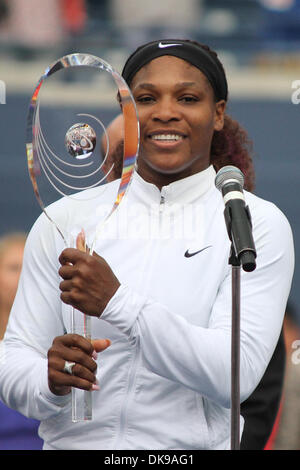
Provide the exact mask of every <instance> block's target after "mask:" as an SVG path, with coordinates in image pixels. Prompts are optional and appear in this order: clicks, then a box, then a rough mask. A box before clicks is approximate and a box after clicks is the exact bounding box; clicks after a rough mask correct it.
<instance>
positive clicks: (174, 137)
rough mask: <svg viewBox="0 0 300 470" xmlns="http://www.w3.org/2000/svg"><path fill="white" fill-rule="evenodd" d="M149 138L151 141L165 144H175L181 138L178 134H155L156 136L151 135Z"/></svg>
mask: <svg viewBox="0 0 300 470" xmlns="http://www.w3.org/2000/svg"><path fill="white" fill-rule="evenodd" d="M150 138H151V139H152V140H160V141H166V142H176V141H178V140H182V139H183V136H182V135H178V134H156V135H151V136H150Z"/></svg>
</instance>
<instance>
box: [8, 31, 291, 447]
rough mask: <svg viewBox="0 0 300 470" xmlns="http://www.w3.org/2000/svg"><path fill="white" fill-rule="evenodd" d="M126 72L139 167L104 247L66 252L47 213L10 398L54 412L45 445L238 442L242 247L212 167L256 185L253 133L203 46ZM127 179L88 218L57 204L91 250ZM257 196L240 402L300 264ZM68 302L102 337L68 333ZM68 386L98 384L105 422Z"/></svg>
mask: <svg viewBox="0 0 300 470" xmlns="http://www.w3.org/2000/svg"><path fill="white" fill-rule="evenodd" d="M122 75H123V77H124V78H125V80H126V81H127V82H128V84H129V86H130V88H131V90H132V93H133V95H134V98H135V101H136V105H137V108H138V114H139V119H140V128H141V139H140V144H141V145H140V153H139V157H138V169H137V172H135V174H134V177H133V179H132V182H131V184H130V189H129V191H128V194H127V196H126V198H125V200H124V201H122V204H120V205H119V207H118V211H116V212H115V217H114V220H112V221H110V224H109V229H110V230H108V236H106V234H103V236H102V237H99V239H97V244H96V246H95V251H94V256H90V255H88V254H86V253H83V252H82V251H79V250H76V249H64V250H63V246H62V242H61V240H60V239H59V235H57V233H56V231H55V229H54V228H53V227H52V225H51V224H49V221H48V220H47V218H46V217H45V216H44V215H42V216H41V217H40V218H39V219H38V220H37V222H36V223H35V225H34V227H33V228H32V230H31V232H30V235H29V237H28V242H27V246H26V252H25V254H26V256H25V258H24V266H23V272H22V275H21V280H20V287H19V290H18V294H17V297H16V300H15V302H14V306H13V309H12V312H11V315H10V321H9V326H8V330H7V333H6V337H5V345H6V348H7V351H8V353H9V354H8V355H7V358H8V360H7V362H6V364H5V365H2V367H0V397H1V398H2V399H3V400H4V401H5V402H6V403H8V404H12V405H13V406H15V407H16V408H18V409H19V410H21V412H23V413H25V414H26V413H27V414H30V415H31V416H34V417H36V418H38V419H40V420H41V421H42V424H41V428H40V429H41V435H42V437H43V438H44V441H45V446H44V448H45V449H107V450H109V449H124V450H127V449H148V450H150V449H153V450H154V449H163V450H173V449H181V450H183V449H190V450H191V449H215V450H217V449H229V448H230V406H231V348H230V346H231V301H232V295H231V287H232V284H231V271H230V267H229V265H228V259H229V256H230V249H231V243H230V240H229V237H228V233H227V229H226V225H225V221H224V214H223V213H224V203H223V200H222V197H221V194H220V192H219V191H218V190H217V188H216V187H215V177H216V169H218V167H220V166H223V165H226V164H230V163H233V164H235V163H238V165H237V166H239V168H241V169H242V170H244V169H246V170H247V173H248V174H250V179H249V180H248V183H249V181H250V182H251V178H252V176H251V171H252V170H251V168H252V160H251V158H250V154H249V152H248V148H247V139H246V134H245V133H243V132H241V128H240V127H239V125H238V123H235V122H234V121H232V120H230V118H229V117H228V116H227V115H226V103H227V98H228V91H227V80H226V76H225V73H224V70H223V67H222V65H221V63H220V62H219V60H218V58H217V56H216V54H215V53H213V52H212V51H210V50H209V49H208V48H207V47H205V46H201V45H199V44H195V43H194V42H192V41H184V40H165V39H164V40H158V41H153V42H151V43H149V44H145V45H143V46H141V47H140V48H139V49H138V50H137V51H135V52H134V53H133V54H132V55H131V56H130V57H129V59H128V61H127V62H126V64H125V66H124V69H123V73H122ZM116 184H118V182H115V181H112V182H110V183H108V184H107V185H106V186H105V187H104V190H103V191H102V192H101V193H99V199H97V198H96V199H97V200H95V199H93V200H92V201H91V202H89V203H88V204H89V206H88V210H87V211H86V213H82V212H80V211H78V209H77V207H78V206H77V205H76V204H74V202H73V201H72V200H70V199H69V198H64V199H62V200H61V201H59V202H58V203H56V204H54V205H52V207H51V210H52V211H53V212H54V213H55V215H56V216H59V217H60V219H61V221H62V224H63V225H64V227H63V228H64V229H65V230H69V231H72V233H73V232H75V230H77V229H78V227H81V226H82V224H83V223H85V225H86V227H87V233H86V236H87V240H86V241H87V244H89V233H93V229H94V228H95V226H96V225H97V224H98V220H97V216H98V214H99V210H100V209H101V207H102V206H103V207H105V205H106V204H107V203H108V201H109V200H110V198H111V194H112V193H113V192H114V188H115V187H116ZM249 186H250V185H249ZM249 186H247V188H249ZM83 193H84V192H83ZM81 194H82V193H81ZM244 195H245V200H246V204H247V206H248V207H249V210H250V212H251V216H252V222H253V238H254V240H255V243H256V252H257V267H256V269H255V270H254V271H253V272H251V273H243V274H244V275H243V276H242V289H241V330H240V338H241V357H240V371H241V373H240V397H241V400H242V401H244V400H246V399H247V398H248V397H249V395H250V394H252V392H253V391H254V389H255V388H256V386H257V384H258V383H259V381H260V379H261V377H262V376H263V374H264V372H265V370H266V368H267V365H268V363H269V362H270V360H271V357H272V354H273V351H274V349H275V347H276V344H277V341H278V337H279V334H280V331H281V327H282V320H283V316H284V311H285V306H286V301H287V298H288V295H289V290H290V286H291V280H292V275H293V267H294V252H293V240H292V234H291V230H290V226H289V223H288V221H287V220H286V218H285V216H284V215H283V214H282V213H281V212H280V211H279V209H277V207H276V206H274V204H272V203H269V202H267V201H264V200H262V199H260V198H258V197H257V196H255V195H254V194H252V193H250V192H248V191H245V192H244ZM100 196H101V197H100ZM83 197H84V194H83ZM186 209H189V210H188V211H186ZM191 209H192V210H191ZM96 214H97V216H96ZM141 214H143V217H142V218H141V217H140V215H141ZM83 221H85V222H83ZM152 221H153V222H155V224H154V223H153V224H152ZM129 225H130V230H127V231H126V228H127V226H129ZM152 225H153V226H154V225H155V226H157V227H159V228H162V229H164V228H167V230H154V231H152ZM141 226H142V227H143V228H144V227H147V228H149V230H148V231H147V229H146V231H147V233H145V231H142V233H141ZM121 233H122V234H123V233H125V234H126V235H125V236H124V237H123V236H120V234H121ZM61 250H63V251H62V252H61ZM96 253H99V255H97V254H96ZM100 255H101V256H100ZM58 260H59V263H60V266H58ZM58 276H60V277H61V278H62V279H63V280H62V282H60V279H59V277H58ZM33 293H34V295H33ZM69 305H71V306H73V307H74V308H76V309H78V310H80V311H82V312H84V313H85V314H87V315H90V316H92V317H95V318H94V319H93V321H94V323H93V332H94V334H95V335H96V338H100V339H98V340H94V339H93V340H92V342H90V341H88V340H87V339H86V338H83V337H81V336H77V335H72V334H70V318H69V315H68V306H69ZM106 338H107V339H109V340H110V341H108V340H106ZM96 352H99V353H100V355H101V358H100V360H99V364H98V363H97V354H96ZM20 354H22V361H20V360H19V358H20ZM95 361H96V363H97V364H98V369H97V364H95ZM68 362H71V363H73V367H72V370H71V373H70V370H69V373H66V368H65V366H66V364H67V363H68ZM18 377H22V380H18V379H17V378H18ZM97 381H99V386H100V390H99V387H98V386H95V384H96V383H97ZM12 384H13V386H12ZM71 387H74V388H81V389H84V390H90V391H93V420H92V421H87V422H85V423H83V424H81V423H78V424H76V425H75V426H74V425H73V424H72V422H71V416H70V389H71ZM96 390H98V392H96ZM24 397H26V399H25V398H24ZM240 423H241V429H242V427H243V418H242V416H241V418H240ZM83 426H84V432H83Z"/></svg>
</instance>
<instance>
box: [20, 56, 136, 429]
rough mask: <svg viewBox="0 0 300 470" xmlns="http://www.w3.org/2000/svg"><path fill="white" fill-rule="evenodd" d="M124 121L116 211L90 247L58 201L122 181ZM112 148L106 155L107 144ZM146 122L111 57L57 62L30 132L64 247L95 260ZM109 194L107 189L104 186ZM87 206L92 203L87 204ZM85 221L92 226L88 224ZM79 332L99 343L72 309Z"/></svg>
mask: <svg viewBox="0 0 300 470" xmlns="http://www.w3.org/2000/svg"><path fill="white" fill-rule="evenodd" d="M120 114H121V115H122V116H123V136H122V142H123V143H122V148H123V154H121V161H120V163H121V165H119V166H120V170H119V174H117V175H116V176H115V178H116V180H119V182H117V184H116V193H115V195H114V197H113V200H112V201H111V208H109V210H108V211H107V213H106V215H105V217H104V218H102V219H101V221H99V224H98V221H97V220H96V221H95V227H96V229H95V233H94V235H93V239H92V241H91V242H89V244H86V241H85V238H84V235H82V234H83V233H84V226H82V227H79V228H78V236H75V237H74V233H64V230H63V228H62V227H61V226H60V223H59V220H54V218H53V216H52V215H51V211H49V205H51V204H52V203H53V202H55V201H57V200H58V199H60V198H62V197H64V198H73V199H74V201H77V202H76V204H78V205H79V204H81V203H82V201H85V198H84V197H83V198H78V197H76V195H77V193H81V192H84V193H83V195H85V194H87V199H89V198H93V197H97V195H98V192H97V188H100V187H101V186H102V185H103V184H105V183H106V182H107V181H108V176H109V175H110V181H111V180H112V179H113V178H114V177H112V175H113V174H114V165H115V164H116V162H112V163H111V166H110V167H108V163H109V160H108V155H109V148H110V141H109V137H108V133H107V130H106V129H107V126H108V124H109V123H110V122H111V121H112V120H113V119H114V118H115V117H117V116H119V115H120ZM102 141H104V142H105V143H106V151H105V153H104V155H103V154H102V156H101V142H102ZM138 147H139V122H138V116H137V111H136V106H135V102H134V99H133V97H132V94H131V91H130V89H129V88H128V86H127V84H126V82H125V81H124V79H123V78H122V77H121V76H120V75H119V73H118V72H116V71H115V70H114V69H113V68H112V67H111V65H110V64H108V63H107V62H105V61H104V60H102V59H100V58H98V57H96V56H93V55H90V54H83V53H76V54H70V55H66V56H64V57H62V58H60V59H58V60H57V61H56V62H55V63H53V64H52V65H50V66H49V67H48V68H47V69H46V71H45V72H44V74H43V75H42V76H41V78H40V79H39V81H38V82H37V85H36V87H35V89H34V93H33V95H32V98H31V101H30V105H29V110H28V116H27V134H26V155H27V163H28V170H29V176H30V179H31V182H32V186H33V190H34V194H35V196H36V199H37V201H38V203H39V205H40V207H41V209H42V211H43V212H44V213H45V215H46V216H47V218H48V219H49V221H50V222H51V223H52V224H54V226H55V228H56V230H57V231H58V233H59V234H60V236H61V237H62V240H63V244H64V246H65V247H66V248H67V247H76V248H77V249H80V250H83V251H85V252H87V253H88V254H90V255H92V254H93V252H94V246H95V243H96V241H97V236H98V235H99V233H101V230H102V227H103V226H104V225H105V224H106V223H107V222H108V221H109V218H110V216H111V215H112V214H113V212H114V211H115V210H116V209H117V208H118V206H119V204H120V203H121V201H122V199H123V197H124V196H125V194H126V192H127V190H128V188H129V186H130V182H131V179H132V175H133V172H134V170H135V168H136V164H137V155H138ZM100 189H101V188H100ZM85 202H86V201H85ZM83 223H84V221H83ZM71 331H72V332H73V333H77V334H80V335H83V336H84V337H86V338H87V339H89V340H90V339H91V337H92V332H91V317H90V316H88V315H85V314H84V313H82V312H80V311H78V310H76V309H74V308H73V307H72V308H71ZM91 419H92V392H90V391H84V390H80V389H77V388H74V387H73V388H72V421H74V422H77V421H82V420H91Z"/></svg>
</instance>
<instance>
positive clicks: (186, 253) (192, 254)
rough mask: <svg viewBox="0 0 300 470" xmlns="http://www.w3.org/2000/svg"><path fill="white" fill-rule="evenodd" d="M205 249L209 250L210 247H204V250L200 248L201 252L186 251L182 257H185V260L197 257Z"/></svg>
mask: <svg viewBox="0 0 300 470" xmlns="http://www.w3.org/2000/svg"><path fill="white" fill-rule="evenodd" d="M207 248H211V245H209V246H206V247H205V248H202V249H201V250H198V251H194V253H190V252H189V250H186V252H185V253H184V256H185V257H186V258H190V257H191V256H195V255H197V254H198V253H201V251H204V250H207Z"/></svg>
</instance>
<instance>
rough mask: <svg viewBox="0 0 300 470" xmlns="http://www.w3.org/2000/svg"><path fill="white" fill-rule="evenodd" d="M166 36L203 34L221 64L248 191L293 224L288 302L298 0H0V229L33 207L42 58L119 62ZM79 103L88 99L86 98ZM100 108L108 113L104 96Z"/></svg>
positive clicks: (296, 173) (296, 167) (59, 94)
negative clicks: (33, 117)
mask: <svg viewBox="0 0 300 470" xmlns="http://www.w3.org/2000/svg"><path fill="white" fill-rule="evenodd" d="M167 37H175V38H176V37H177V38H178V37H182V38H191V39H196V40H199V41H200V42H202V43H207V44H208V45H210V46H211V47H213V48H214V49H215V50H216V51H217V52H218V54H219V56H220V58H221V60H222V62H223V64H224V66H225V69H226V70H227V74H228V80H229V89H230V105H229V114H231V116H233V117H234V118H236V119H238V120H239V121H240V122H241V123H242V124H243V126H244V127H245V128H246V129H247V130H248V132H249V136H250V138H251V139H252V140H253V148H254V155H255V156H254V159H255V167H256V174H257V178H256V191H255V192H256V194H258V195H259V196H261V197H263V198H266V199H269V200H272V201H273V202H274V203H275V204H277V205H278V206H279V208H281V209H282V211H283V212H284V213H285V214H286V215H287V217H288V219H289V221H290V223H291V225H292V228H293V232H294V238H295V246H296V272H295V278H294V283H293V288H292V292H291V299H290V300H291V302H292V303H293V304H294V305H295V306H296V309H297V310H298V305H299V304H300V289H299V290H298V286H299V282H300V271H299V268H298V267H297V266H299V252H298V240H299V237H300V220H299V209H300V203H299V189H298V188H299V182H300V162H299V161H298V158H299V157H300V152H299V147H300V146H299V123H300V91H299V92H297V89H299V90H300V1H299V0H260V1H259V0H257V1H256V0H185V1H182V0H163V1H158V0H152V1H148V0H98V1H97V0H43V1H41V0H0V80H1V82H0V83H1V86H2V88H1V90H2V93H1V99H0V101H1V104H0V122H1V128H0V129H1V170H0V181H1V184H0V200H1V218H0V235H1V234H3V233H5V232H8V231H11V230H26V231H28V230H29V229H30V227H31V225H32V224H33V222H34V220H35V219H36V217H37V216H38V215H39V214H40V212H41V210H40V207H39V206H38V203H37V202H36V200H35V197H34V195H33V190H32V186H31V183H30V180H29V176H28V172H27V165H26V155H25V127H26V116H27V110H28V104H29V100H30V98H31V94H32V92H33V89H34V87H35V85H36V83H37V80H38V79H39V77H40V76H41V75H42V73H43V72H44V71H45V69H46V67H47V66H48V65H49V64H50V63H52V62H53V61H55V60H56V59H58V58H59V57H61V56H63V55H65V54H68V53H71V52H87V53H91V54H95V55H97V56H98V57H101V58H102V59H104V60H106V61H107V62H109V63H110V64H111V65H112V66H113V67H114V68H115V69H117V70H118V71H120V72H121V70H122V65H123V64H124V61H125V59H126V57H127V56H128V55H129V53H130V52H132V50H133V49H135V48H136V47H137V46H138V45H140V44H141V43H143V42H145V41H148V40H151V39H157V38H167ZM297 80H299V84H298V85H297V83H296V81H297ZM67 86H68V84H67V83H66V82H65V81H61V82H59V81H58V82H57V84H56V91H55V94H54V95H53V96H52V99H51V101H52V103H51V104H52V105H53V104H55V106H56V109H59V116H60V117H59V119H61V122H62V123H63V122H64V115H65V113H67V112H68V106H69V101H64V98H66V96H67ZM293 86H294V88H293ZM4 88H5V91H6V93H5V94H4ZM1 90H0V92H1ZM79 93H83V94H84V93H87V94H88V86H86V85H85V84H84V83H82V84H81V88H80V90H79ZM100 93H101V90H100ZM103 100H104V97H103ZM104 101H105V100H104ZM104 101H103V102H104ZM88 105H89V108H90V109H93V100H90V101H89V102H88ZM85 112H86V111H85ZM103 112H104V113H106V114H107V116H108V117H109V114H110V109H109V106H108V105H107V106H106V107H105V109H104V110H103ZM49 132H50V138H53V139H55V135H52V136H51V129H50V130H49Z"/></svg>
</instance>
